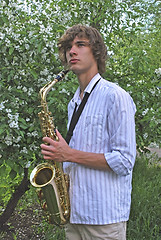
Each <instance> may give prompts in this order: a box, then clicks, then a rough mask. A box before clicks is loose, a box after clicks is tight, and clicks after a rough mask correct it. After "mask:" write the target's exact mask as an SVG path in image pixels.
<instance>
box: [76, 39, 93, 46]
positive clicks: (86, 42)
mask: <svg viewBox="0 0 161 240" xmlns="http://www.w3.org/2000/svg"><path fill="white" fill-rule="evenodd" d="M75 43H85V44H87V45H90V43H89V42H88V41H81V40H80V41H76V42H75Z"/></svg>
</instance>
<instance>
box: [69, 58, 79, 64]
mask: <svg viewBox="0 0 161 240" xmlns="http://www.w3.org/2000/svg"><path fill="white" fill-rule="evenodd" d="M78 61H79V59H76V58H72V59H70V61H69V63H70V64H75V63H77V62H78Z"/></svg>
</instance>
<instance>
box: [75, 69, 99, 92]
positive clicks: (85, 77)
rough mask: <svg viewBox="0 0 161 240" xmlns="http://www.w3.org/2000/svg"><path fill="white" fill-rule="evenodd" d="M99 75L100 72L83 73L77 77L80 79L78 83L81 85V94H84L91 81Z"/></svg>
mask: <svg viewBox="0 0 161 240" xmlns="http://www.w3.org/2000/svg"><path fill="white" fill-rule="evenodd" d="M97 73H98V71H95V72H93V73H91V74H89V73H84V74H83V73H82V74H80V75H77V77H78V81H79V85H80V90H81V93H82V92H84V90H85V88H86V87H87V85H88V84H89V82H90V81H91V79H92V78H93V77H94V76H95V75H96V74H97Z"/></svg>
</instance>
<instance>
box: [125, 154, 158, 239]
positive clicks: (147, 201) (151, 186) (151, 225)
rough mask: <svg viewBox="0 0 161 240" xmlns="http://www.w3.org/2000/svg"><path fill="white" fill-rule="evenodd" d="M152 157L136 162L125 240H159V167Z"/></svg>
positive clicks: (142, 157) (143, 157)
mask: <svg viewBox="0 0 161 240" xmlns="http://www.w3.org/2000/svg"><path fill="white" fill-rule="evenodd" d="M152 157H154V156H153V155H151V156H150V158H149V159H148V158H147V157H145V156H144V155H142V156H141V157H140V158H137V160H136V164H135V167H134V172H133V191H132V205H131V214H130V220H129V222H128V230H127V240H143V239H146V240H161V166H159V165H157V164H154V165H153V164H151V165H149V162H151V158H152ZM154 160H155V159H154Z"/></svg>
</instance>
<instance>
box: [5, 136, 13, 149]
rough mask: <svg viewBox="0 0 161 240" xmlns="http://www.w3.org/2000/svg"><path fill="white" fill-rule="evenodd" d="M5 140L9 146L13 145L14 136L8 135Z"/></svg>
mask: <svg viewBox="0 0 161 240" xmlns="http://www.w3.org/2000/svg"><path fill="white" fill-rule="evenodd" d="M4 142H5V143H6V144H7V146H10V145H12V137H11V136H8V135H7V136H6V137H5V139H4Z"/></svg>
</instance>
